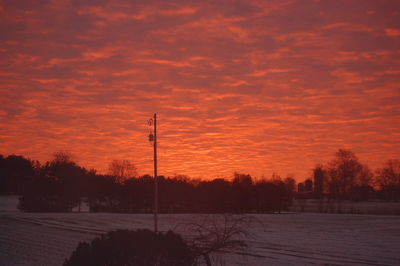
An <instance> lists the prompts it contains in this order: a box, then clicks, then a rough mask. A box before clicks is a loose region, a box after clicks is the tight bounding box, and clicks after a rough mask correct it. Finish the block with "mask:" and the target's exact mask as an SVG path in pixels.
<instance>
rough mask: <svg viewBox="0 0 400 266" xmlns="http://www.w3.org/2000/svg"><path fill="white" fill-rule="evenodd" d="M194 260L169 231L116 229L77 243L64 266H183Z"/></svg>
mask: <svg viewBox="0 0 400 266" xmlns="http://www.w3.org/2000/svg"><path fill="white" fill-rule="evenodd" d="M194 259H195V258H194V255H193V253H192V251H191V249H190V248H189V247H188V246H187V245H186V243H185V242H184V241H183V239H182V238H181V236H180V235H178V234H176V233H174V232H172V231H168V232H166V233H154V232H153V231H150V230H147V229H140V230H136V231H130V230H116V231H111V232H108V233H107V234H106V235H103V236H101V237H99V238H96V239H94V240H92V241H91V243H87V242H81V243H79V244H78V247H77V248H76V249H75V251H74V252H73V253H72V254H71V256H70V258H69V259H67V260H66V261H65V262H64V266H97V265H104V266H122V265H124V266H134V265H138V266H153V265H165V266H172V265H174V266H180V265H182V266H183V265H185V266H186V265H192V264H193V263H194Z"/></svg>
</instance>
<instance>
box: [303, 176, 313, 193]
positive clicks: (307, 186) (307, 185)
mask: <svg viewBox="0 0 400 266" xmlns="http://www.w3.org/2000/svg"><path fill="white" fill-rule="evenodd" d="M304 190H305V192H312V191H313V181H312V180H311V179H307V180H306V181H304Z"/></svg>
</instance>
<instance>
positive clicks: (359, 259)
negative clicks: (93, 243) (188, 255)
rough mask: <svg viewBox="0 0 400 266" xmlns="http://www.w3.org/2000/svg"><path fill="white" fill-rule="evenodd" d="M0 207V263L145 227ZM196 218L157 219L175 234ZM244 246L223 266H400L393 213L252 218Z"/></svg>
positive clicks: (33, 261)
mask: <svg viewBox="0 0 400 266" xmlns="http://www.w3.org/2000/svg"><path fill="white" fill-rule="evenodd" d="M3 205H6V204H5V203H4V201H3V204H2V203H0V265H62V263H63V261H64V260H65V258H67V257H68V256H69V254H70V253H71V252H72V251H73V250H74V248H75V247H76V245H77V244H78V242H79V241H83V240H90V239H93V238H94V237H96V236H98V235H99V234H102V233H104V232H107V231H109V230H112V229H117V228H121V229H122V228H123V229H135V228H149V229H151V228H152V226H153V223H152V215H148V214H105V213H55V214H54V213H51V214H49V213H20V212H18V211H15V210H12V208H8V210H7V208H4V206H3ZM201 216H202V215H190V214H168V215H160V217H159V218H160V221H159V223H160V225H159V227H160V229H161V230H168V229H174V228H175V229H176V230H178V231H181V233H184V234H187V233H188V232H185V231H182V230H181V228H183V225H184V224H186V223H189V222H193V221H198V220H199V219H201V218H202V217H201ZM253 217H255V220H256V222H254V223H253V224H252V225H251V226H249V228H247V229H248V231H249V233H250V237H249V238H248V239H247V244H248V245H249V247H248V249H247V250H244V251H243V252H242V254H236V253H232V252H227V253H226V254H224V255H223V256H224V257H223V258H224V260H225V262H226V265H400V216H383V215H379V216H376V215H352V214H310V213H304V214H295V213H291V214H270V215H268V214H265V215H253Z"/></svg>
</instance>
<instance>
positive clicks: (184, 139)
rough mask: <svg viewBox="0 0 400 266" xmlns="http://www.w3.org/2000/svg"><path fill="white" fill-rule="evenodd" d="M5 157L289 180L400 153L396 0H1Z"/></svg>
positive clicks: (0, 141)
mask: <svg viewBox="0 0 400 266" xmlns="http://www.w3.org/2000/svg"><path fill="white" fill-rule="evenodd" d="M0 58H1V59H0V93H1V97H0V154H3V155H9V154H20V155H24V156H27V157H29V158H31V159H37V160H40V161H42V162H44V161H45V160H49V159H51V155H52V154H53V153H54V152H56V151H59V150H65V151H69V152H71V153H72V154H73V155H74V158H75V160H76V161H77V162H78V163H79V164H80V165H82V166H84V167H86V168H95V169H97V170H98V171H100V172H105V171H106V169H107V165H108V163H109V162H111V161H112V160H113V159H127V160H131V161H132V162H134V163H135V164H136V166H137V167H138V172H139V174H146V173H152V172H151V171H152V147H151V144H150V143H149V142H148V139H147V138H148V137H147V136H148V134H149V130H150V128H149V126H148V125H147V120H148V119H149V118H150V117H151V116H152V115H153V113H154V112H156V113H157V114H158V118H159V121H158V122H159V123H158V127H159V132H158V134H159V173H160V175H174V174H184V175H189V176H190V177H193V178H204V179H207V178H214V177H230V176H232V174H233V172H235V171H237V172H242V173H248V174H251V175H253V176H256V177H261V176H265V177H270V176H271V174H272V173H273V172H277V173H278V174H279V175H281V176H282V177H285V176H286V175H287V174H293V175H295V176H296V178H297V179H298V180H299V181H301V180H303V179H305V178H306V177H309V176H310V173H311V169H312V167H313V166H315V164H317V163H326V162H327V161H328V160H330V159H331V158H332V157H333V154H334V153H335V151H337V150H338V149H339V148H347V149H351V150H353V151H354V152H355V153H356V155H357V156H358V157H359V159H360V161H361V162H362V163H366V164H368V165H369V166H370V167H371V168H373V169H375V168H377V167H380V166H381V165H382V163H383V162H384V161H386V160H387V159H394V158H397V159H400V141H399V140H400V1H397V0H392V1H386V0H379V1H376V0H330V1H329V0H326V1H312V0H302V1H300V0H299V1H295V0H290V1H286V0H276V1H267V0H264V1H262V0H242V1H238V0H220V1H216V0H212V1H208V0H206V1H200V0H196V1H195V0H191V1H190V0H177V1H163V0H158V1H151V0H150V1H149V0H146V1H132V0H126V1H120V0H101V1H86V0H85V1H84V0H70V1H68V0H53V1H46V0H43V1H42V0H36V1H34V0H31V1H28V0H27V1H15V0H10V1H4V0H0Z"/></svg>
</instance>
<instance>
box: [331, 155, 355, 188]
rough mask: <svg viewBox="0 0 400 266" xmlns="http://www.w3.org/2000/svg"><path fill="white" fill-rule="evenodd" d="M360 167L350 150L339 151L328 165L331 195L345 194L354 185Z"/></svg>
mask: <svg viewBox="0 0 400 266" xmlns="http://www.w3.org/2000/svg"><path fill="white" fill-rule="evenodd" d="M361 170H362V165H361V163H360V162H359V161H358V158H357V157H356V155H355V154H354V153H353V152H352V151H351V150H344V149H339V151H337V152H336V153H335V158H334V159H333V160H332V161H330V162H329V164H328V170H327V172H328V177H329V179H330V180H329V185H330V190H331V191H330V192H331V193H334V194H335V193H340V194H345V193H346V192H348V191H349V190H350V188H351V187H353V186H354V185H355V184H356V181H357V177H358V175H359V173H360V172H361Z"/></svg>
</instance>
